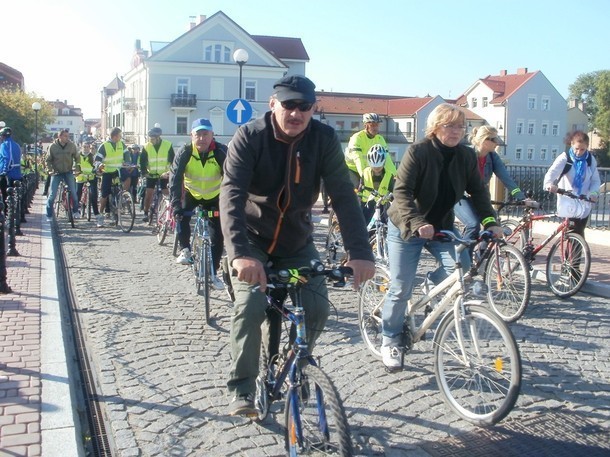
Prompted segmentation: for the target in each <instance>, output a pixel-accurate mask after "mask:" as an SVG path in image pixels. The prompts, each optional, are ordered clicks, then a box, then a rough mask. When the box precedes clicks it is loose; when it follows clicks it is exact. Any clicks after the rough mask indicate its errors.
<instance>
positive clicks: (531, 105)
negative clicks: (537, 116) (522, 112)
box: [527, 95, 536, 109]
mask: <svg viewBox="0 0 610 457" xmlns="http://www.w3.org/2000/svg"><path fill="white" fill-rule="evenodd" d="M527 109H536V96H535V95H529V96H528V97H527Z"/></svg>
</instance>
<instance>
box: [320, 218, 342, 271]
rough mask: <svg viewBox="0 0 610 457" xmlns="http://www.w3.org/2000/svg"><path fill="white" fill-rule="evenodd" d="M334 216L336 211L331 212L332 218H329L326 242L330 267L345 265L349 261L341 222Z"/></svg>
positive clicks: (327, 259)
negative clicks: (340, 226)
mask: <svg viewBox="0 0 610 457" xmlns="http://www.w3.org/2000/svg"><path fill="white" fill-rule="evenodd" d="M334 214H335V213H334V211H332V210H331V214H330V216H332V217H329V218H328V221H329V226H328V233H327V235H326V241H325V249H326V261H327V263H328V264H329V265H339V264H343V263H344V262H345V261H346V260H347V254H346V252H345V249H344V247H343V236H342V235H341V229H340V228H339V221H337V219H336V217H334Z"/></svg>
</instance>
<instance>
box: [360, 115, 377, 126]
mask: <svg viewBox="0 0 610 457" xmlns="http://www.w3.org/2000/svg"><path fill="white" fill-rule="evenodd" d="M369 122H375V123H377V124H379V123H380V122H381V118H380V117H379V115H378V114H377V113H364V114H363V115H362V123H363V124H367V123H369Z"/></svg>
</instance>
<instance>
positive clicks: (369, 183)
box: [362, 160, 394, 202]
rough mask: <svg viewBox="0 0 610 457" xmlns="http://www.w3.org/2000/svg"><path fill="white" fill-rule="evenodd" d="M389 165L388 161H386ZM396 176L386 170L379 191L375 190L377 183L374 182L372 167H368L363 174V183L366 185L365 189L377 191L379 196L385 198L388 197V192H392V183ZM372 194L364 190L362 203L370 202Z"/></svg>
mask: <svg viewBox="0 0 610 457" xmlns="http://www.w3.org/2000/svg"><path fill="white" fill-rule="evenodd" d="M386 163H387V160H386ZM393 176H394V175H393V174H392V173H389V172H388V171H387V170H385V169H384V174H383V178H381V182H380V183H379V187H378V188H377V189H375V187H374V186H375V182H374V181H373V169H372V168H371V167H366V168H365V169H364V172H363V173H362V183H363V184H364V187H367V188H369V189H375V190H376V191H377V192H378V193H379V195H381V196H384V195H387V193H388V191H389V190H390V183H391V182H392V177H393ZM370 195H371V193H370V192H369V191H368V190H366V189H363V190H362V201H363V202H366V201H368V200H369V197H370Z"/></svg>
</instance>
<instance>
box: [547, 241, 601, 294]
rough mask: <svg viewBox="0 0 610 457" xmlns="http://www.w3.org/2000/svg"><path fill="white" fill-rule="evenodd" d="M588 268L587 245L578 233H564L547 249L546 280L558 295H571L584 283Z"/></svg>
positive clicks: (588, 252)
mask: <svg viewBox="0 0 610 457" xmlns="http://www.w3.org/2000/svg"><path fill="white" fill-rule="evenodd" d="M590 269H591V251H590V249H589V245H588V244H587V242H586V241H585V239H584V238H583V237H582V236H581V235H579V234H578V233H566V234H565V235H563V236H561V237H560V238H559V240H557V242H556V243H555V244H554V245H553V246H552V247H551V250H550V251H549V256H548V257H547V260H546V281H547V283H548V284H549V287H550V288H551V291H552V292H553V293H554V294H555V295H557V296H558V297H560V298H566V297H571V296H572V295H574V294H575V293H576V292H578V291H579V290H580V289H581V288H582V286H583V285H584V284H585V282H586V281H587V278H588V277H589V270H590Z"/></svg>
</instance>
